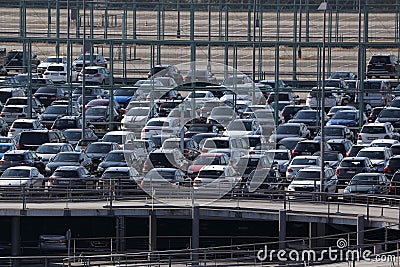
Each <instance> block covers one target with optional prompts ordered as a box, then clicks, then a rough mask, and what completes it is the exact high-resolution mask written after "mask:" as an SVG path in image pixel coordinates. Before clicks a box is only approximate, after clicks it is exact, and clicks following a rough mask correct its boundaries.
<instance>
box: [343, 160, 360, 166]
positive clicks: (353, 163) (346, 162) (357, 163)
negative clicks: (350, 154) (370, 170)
mask: <svg viewBox="0 0 400 267" xmlns="http://www.w3.org/2000/svg"><path fill="white" fill-rule="evenodd" d="M340 166H341V167H365V161H363V160H343V161H342V163H341V164H340Z"/></svg>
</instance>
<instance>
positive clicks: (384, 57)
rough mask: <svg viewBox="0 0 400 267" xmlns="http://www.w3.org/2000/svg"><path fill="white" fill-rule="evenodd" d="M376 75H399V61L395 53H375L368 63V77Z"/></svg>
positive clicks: (391, 76)
mask: <svg viewBox="0 0 400 267" xmlns="http://www.w3.org/2000/svg"><path fill="white" fill-rule="evenodd" d="M373 76H375V77H376V78H379V77H381V76H387V77H390V78H392V79H393V78H395V77H398V76H399V62H398V61H397V58H396V56H395V55H393V54H374V55H372V56H371V58H370V60H369V61H368V65H367V78H372V77H373Z"/></svg>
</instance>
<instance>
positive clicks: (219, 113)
mask: <svg viewBox="0 0 400 267" xmlns="http://www.w3.org/2000/svg"><path fill="white" fill-rule="evenodd" d="M237 117H238V115H237V113H236V112H235V110H234V109H233V108H232V107H229V106H221V107H215V108H213V109H212V111H211V113H210V116H208V119H207V122H209V123H219V124H222V125H227V124H228V123H229V122H231V121H233V120H234V119H236V118H237Z"/></svg>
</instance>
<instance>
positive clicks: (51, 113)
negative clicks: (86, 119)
mask: <svg viewBox="0 0 400 267" xmlns="http://www.w3.org/2000/svg"><path fill="white" fill-rule="evenodd" d="M66 115H68V105H56V106H48V107H47V108H46V109H45V111H44V112H43V113H42V114H41V115H39V120H40V122H41V123H42V124H43V125H44V126H46V127H47V128H50V127H51V126H52V125H53V123H54V121H55V120H56V119H57V118H60V117H62V116H66ZM70 115H72V116H73V115H75V116H77V115H78V111H77V110H76V109H74V108H72V114H70Z"/></svg>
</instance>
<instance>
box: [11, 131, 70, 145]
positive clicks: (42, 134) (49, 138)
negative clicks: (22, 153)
mask: <svg viewBox="0 0 400 267" xmlns="http://www.w3.org/2000/svg"><path fill="white" fill-rule="evenodd" d="M16 140H17V147H18V149H29V150H36V149H37V148H38V147H39V146H40V145H42V144H44V143H66V138H65V136H64V135H63V134H62V132H60V131H58V130H31V131H26V132H21V133H20V134H19V135H17V137H16Z"/></svg>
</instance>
